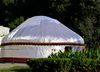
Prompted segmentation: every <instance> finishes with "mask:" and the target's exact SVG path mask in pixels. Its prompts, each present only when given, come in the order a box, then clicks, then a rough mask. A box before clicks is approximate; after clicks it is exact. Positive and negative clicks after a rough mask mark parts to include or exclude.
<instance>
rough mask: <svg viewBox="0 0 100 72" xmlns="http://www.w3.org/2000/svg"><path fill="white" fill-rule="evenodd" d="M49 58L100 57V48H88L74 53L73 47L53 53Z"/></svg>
mask: <svg viewBox="0 0 100 72" xmlns="http://www.w3.org/2000/svg"><path fill="white" fill-rule="evenodd" d="M48 58H78V59H100V49H87V50H85V51H84V50H83V51H82V52H81V51H78V52H76V53H73V52H72V51H71V49H68V51H67V52H64V53H63V52H61V51H60V52H58V53H55V54H53V53H52V54H51V55H50V56H48Z"/></svg>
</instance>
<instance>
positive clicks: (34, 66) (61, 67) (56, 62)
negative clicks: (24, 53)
mask: <svg viewBox="0 0 100 72" xmlns="http://www.w3.org/2000/svg"><path fill="white" fill-rule="evenodd" d="M27 65H29V67H30V68H31V70H32V71H34V72H68V71H69V72H75V71H76V72H77V71H80V70H81V72H87V71H89V70H91V71H94V72H96V71H97V68H98V67H99V66H100V60H98V59H78V58H34V59H30V60H28V61H27ZM91 71H90V72H91Z"/></svg>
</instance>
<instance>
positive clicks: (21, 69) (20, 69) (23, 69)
mask: <svg viewBox="0 0 100 72" xmlns="http://www.w3.org/2000/svg"><path fill="white" fill-rule="evenodd" d="M0 72H31V70H30V68H29V67H27V66H14V67H11V68H2V69H0Z"/></svg>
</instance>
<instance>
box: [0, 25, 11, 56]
mask: <svg viewBox="0 0 100 72" xmlns="http://www.w3.org/2000/svg"><path fill="white" fill-rule="evenodd" d="M9 30H10V28H8V27H4V26H0V45H1V41H2V39H3V38H4V37H5V36H6V35H7V34H8V33H9ZM0 58H1V48H0Z"/></svg>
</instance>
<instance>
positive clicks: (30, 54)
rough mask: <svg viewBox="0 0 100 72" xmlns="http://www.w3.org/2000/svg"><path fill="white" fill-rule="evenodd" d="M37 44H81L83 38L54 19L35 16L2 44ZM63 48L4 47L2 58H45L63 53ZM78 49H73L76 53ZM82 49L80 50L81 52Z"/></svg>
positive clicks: (8, 36)
mask: <svg viewBox="0 0 100 72" xmlns="http://www.w3.org/2000/svg"><path fill="white" fill-rule="evenodd" d="M10 42H37V43H59V42H60V43H61V42H68V43H69V42H70V43H82V44H84V40H83V38H82V37H81V36H80V35H78V34H77V33H75V32H74V31H72V30H71V29H69V28H68V27H66V26H65V25H63V24H62V23H61V22H59V21H58V20H56V19H53V18H50V17H47V16H35V17H31V18H29V19H27V20H26V21H25V22H23V23H22V24H21V25H19V26H18V27H17V28H15V29H14V30H13V31H12V32H10V33H9V34H8V35H7V36H6V37H4V38H3V40H2V43H10ZM64 48H65V46H47V47H44V46H4V47H3V48H2V57H18V58H45V57H48V56H49V55H50V54H51V53H52V52H53V53H57V52H58V51H59V50H61V51H62V52H64ZM78 49H79V48H77V49H76V47H73V49H72V51H73V52H76V51H77V50H78ZM82 49H83V48H80V50H82Z"/></svg>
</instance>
